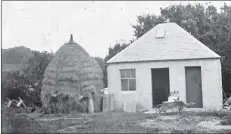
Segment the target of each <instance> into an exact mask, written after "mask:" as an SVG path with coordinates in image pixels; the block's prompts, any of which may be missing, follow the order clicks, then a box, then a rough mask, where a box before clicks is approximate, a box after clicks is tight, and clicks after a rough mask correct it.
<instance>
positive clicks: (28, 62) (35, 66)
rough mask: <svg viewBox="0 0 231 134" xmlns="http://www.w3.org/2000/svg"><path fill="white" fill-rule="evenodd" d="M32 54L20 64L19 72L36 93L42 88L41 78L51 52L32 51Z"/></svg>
mask: <svg viewBox="0 0 231 134" xmlns="http://www.w3.org/2000/svg"><path fill="white" fill-rule="evenodd" d="M32 53H33V56H32V57H29V58H27V59H25V60H24V61H23V62H22V64H23V67H22V69H21V74H22V75H23V77H24V78H25V79H26V86H27V87H28V88H33V89H34V90H35V92H36V94H37V95H40V92H41V90H42V80H43V75H44V72H45V69H46V67H47V66H48V64H49V62H50V60H51V59H52V56H53V54H52V53H48V52H46V51H45V52H42V53H40V52H38V51H32Z"/></svg>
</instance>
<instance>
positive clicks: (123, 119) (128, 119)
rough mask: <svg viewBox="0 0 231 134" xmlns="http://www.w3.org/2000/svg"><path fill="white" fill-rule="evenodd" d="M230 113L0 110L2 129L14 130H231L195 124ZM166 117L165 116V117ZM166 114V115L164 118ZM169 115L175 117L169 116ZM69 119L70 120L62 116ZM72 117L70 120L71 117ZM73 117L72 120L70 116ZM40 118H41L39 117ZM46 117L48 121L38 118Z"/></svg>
mask: <svg viewBox="0 0 231 134" xmlns="http://www.w3.org/2000/svg"><path fill="white" fill-rule="evenodd" d="M230 113H231V112H223V111H210V112H182V113H181V114H179V113H167V114H144V113H142V112H137V113H126V112H108V113H96V114H94V115H89V114H74V113H72V114H61V115H60V114H59V115H57V114H49V115H41V114H38V113H37V114H36V113H34V114H25V113H17V114H16V113H15V114H12V113H11V112H10V111H5V112H2V119H3V121H2V122H3V126H2V128H3V129H2V130H3V131H2V132H14V133H19V132H21V133H31V132H33V133H57V132H60V133H109V132H110V133H199V132H201V133H212V132H215V133H216V132H222V133H225V132H230V131H231V130H219V131H218V130H217V131H215V130H210V129H204V128H201V127H197V126H196V125H197V124H198V123H199V122H201V121H205V120H208V119H212V118H214V119H221V120H222V122H223V123H222V122H221V124H224V125H230V124H229V123H230V122H229V121H230V120H229V121H226V120H228V119H231V114H230ZM165 117H166V118H165ZM167 117H168V118H167ZM169 117H177V118H176V119H171V118H169ZM65 118H69V119H65ZM70 118H72V119H70ZM73 118H75V119H73ZM39 119H40V120H39ZM41 119H48V120H41Z"/></svg>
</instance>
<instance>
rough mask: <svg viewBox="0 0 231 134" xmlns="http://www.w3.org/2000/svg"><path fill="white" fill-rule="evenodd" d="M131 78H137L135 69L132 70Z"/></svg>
mask: <svg viewBox="0 0 231 134" xmlns="http://www.w3.org/2000/svg"><path fill="white" fill-rule="evenodd" d="M131 78H136V71H135V69H131Z"/></svg>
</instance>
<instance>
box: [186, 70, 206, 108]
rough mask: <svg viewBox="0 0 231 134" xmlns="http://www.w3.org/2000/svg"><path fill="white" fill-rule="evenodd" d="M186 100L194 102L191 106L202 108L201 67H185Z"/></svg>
mask: <svg viewBox="0 0 231 134" xmlns="http://www.w3.org/2000/svg"><path fill="white" fill-rule="evenodd" d="M185 77H186V98H187V102H195V103H196V105H193V106H191V108H202V107H203V103H202V87H201V67H185Z"/></svg>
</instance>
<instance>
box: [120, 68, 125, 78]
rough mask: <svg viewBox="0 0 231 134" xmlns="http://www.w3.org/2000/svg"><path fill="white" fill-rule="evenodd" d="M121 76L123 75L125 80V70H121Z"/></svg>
mask: <svg viewBox="0 0 231 134" xmlns="http://www.w3.org/2000/svg"><path fill="white" fill-rule="evenodd" d="M120 75H121V78H125V70H124V69H122V70H120Z"/></svg>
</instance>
